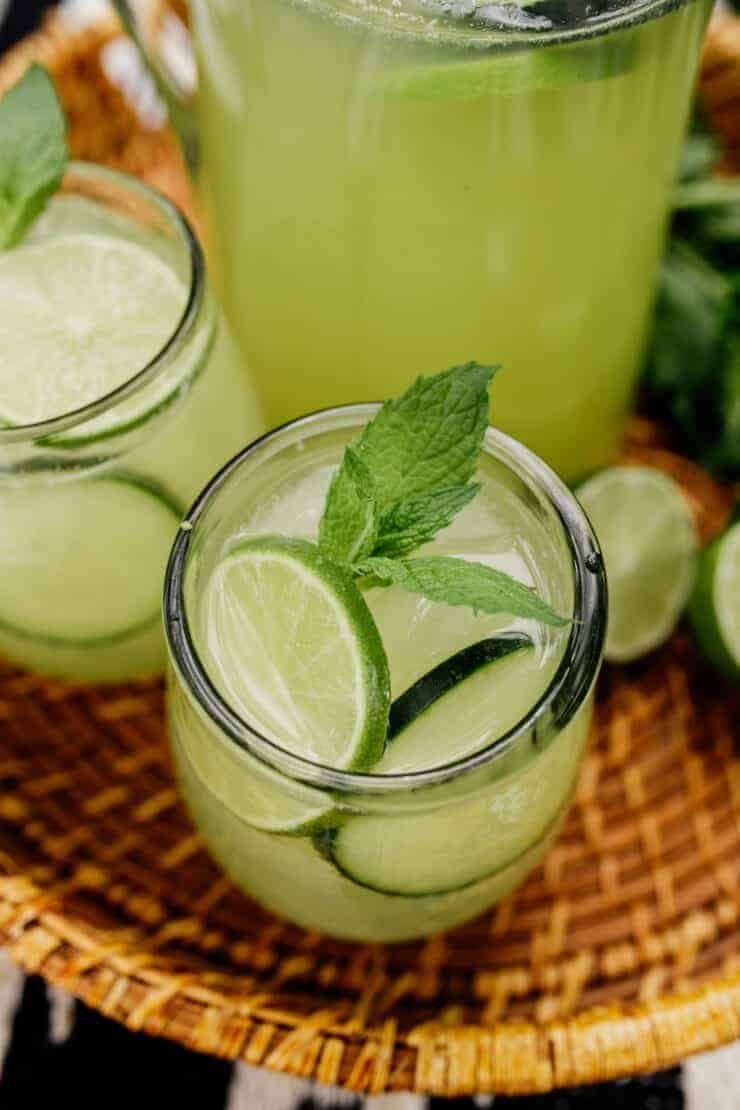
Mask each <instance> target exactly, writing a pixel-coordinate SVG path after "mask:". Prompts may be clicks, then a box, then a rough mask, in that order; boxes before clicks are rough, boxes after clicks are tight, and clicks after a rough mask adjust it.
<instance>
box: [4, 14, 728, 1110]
mask: <svg viewBox="0 0 740 1110" xmlns="http://www.w3.org/2000/svg"><path fill="white" fill-rule="evenodd" d="M115 34H116V30H115V27H114V26H107V27H98V28H95V29H94V30H92V31H88V32H86V33H84V34H82V35H78V36H76V37H68V36H67V35H66V34H65V33H64V32H63V29H62V26H61V24H60V23H58V22H54V23H51V24H49V25H48V27H47V29H46V30H45V32H43V33H42V34H40V35H39V36H37V37H36V38H35V39H33V40H32V41H31V42H30V43H28V44H26V45H24V47H23V48H22V49H21V50H20V51H18V52H16V53H15V54H14V55H12V56H11V57H9V58H7V59H6V60H5V62H4V65H3V67H2V68H0V83H2V81H5V82H8V81H10V80H12V79H13V76H14V75H15V74H17V72H18V70H19V69H20V68H21V67H22V66H23V64H24V62H25V59H26V58H27V57H28V56H29V55H32V56H35V57H40V58H42V59H43V60H45V61H46V62H47V64H49V65H51V67H52V69H53V70H54V73H55V75H56V77H57V79H58V82H59V84H60V87H61V89H62V92H63V95H64V97H65V100H66V102H67V105H68V108H69V111H70V114H71V119H72V142H73V145H74V148H75V152H76V153H77V154H78V155H79V156H81V157H87V158H92V159H98V160H103V161H108V162H112V163H113V164H115V165H118V166H121V167H124V168H128V169H130V170H133V171H138V172H140V173H142V174H144V175H145V176H147V177H148V178H149V179H150V180H153V181H155V182H156V183H157V184H159V185H160V186H162V187H163V188H164V189H166V190H167V191H169V192H170V193H172V194H174V195H175V196H176V197H177V198H178V199H180V200H181V201H182V200H184V199H185V198H186V191H185V186H184V179H183V176H182V172H181V169H180V165H179V161H178V158H177V153H176V149H175V146H174V144H173V141H172V139H171V138H170V137H169V136H168V135H167V134H166V133H163V132H161V131H149V132H147V131H143V130H141V129H139V128H138V127H137V123H136V118H135V116H134V114H133V112H132V111H131V109H130V108H129V107H128V105H127V103H126V101H125V98H124V97H123V95H122V94H121V93H120V92H119V91H117V90H116V89H115V88H114V87H113V86H112V85H111V84H109V83H108V81H107V80H106V79H105V77H104V76H103V69H102V68H101V57H102V56H104V52H105V50H108V49H110V47H109V46H108V45H107V44H109V41H110V38H111V35H115ZM737 59H740V32H739V31H738V24H737V23H734V22H725V23H724V24H722V25H721V26H718V27H715V28H714V29H713V31H712V33H711V45H710V48H709V49H708V52H707V58H706V67H705V75H706V82H705V85H706V88H705V95H706V98H707V102H708V104H709V106H710V109H711V112H712V113H713V116H714V118H715V119H716V121H717V125H718V127H719V128H720V129H721V130H722V132H723V134H724V135H725V136H726V138H727V142H728V148H729V153H728V160H729V161H728V164H732V160H733V150H732V149H731V148H732V145H733V143H735V142H737V141H738V140H740V108H739V107H738V105H740V99H734V100H733V98H734V97H740V64H738V61H737ZM628 455H629V457H631V458H633V459H642V460H647V461H649V462H652V463H654V464H656V465H658V466H662V467H664V468H665V469H667V470H670V471H671V472H673V473H674V474H675V475H676V476H677V477H678V478H679V480H680V481H681V482H682V484H683V486H684V488H685V490H686V492H687V494H688V496H689V498H690V499H691V502H692V504H693V505H694V507H695V510H696V515H697V518H698V521H699V524H700V527H701V530H702V532H703V534H704V535H705V536H706V535H709V534H711V533H712V532H713V531H715V530H716V529H717V528H718V527H719V526H721V524H722V523H723V520H724V518H725V516H726V513H727V510H728V507H729V505H730V502H731V493H730V491H728V490H722V489H721V488H719V487H718V486H717V485H715V484H714V483H713V482H712V481H711V480H710V479H709V478H708V477H707V476H706V475H704V474H702V473H701V472H700V471H699V470H697V469H696V468H695V467H694V466H692V465H691V464H690V463H688V462H686V461H684V460H682V459H681V458H679V457H678V456H676V455H674V454H671V453H670V451H668V450H667V449H666V447H665V445H664V443H663V442H662V441H661V439H660V436H659V434H658V433H657V431H656V429H654V428H653V427H651V426H650V425H648V424H646V423H644V422H641V421H636V422H635V423H634V424H633V427H632V430H631V436H630V444H629V447H628ZM738 719H740V691H735V692H731V691H730V690H729V688H727V687H724V686H722V685H720V684H719V683H718V682H717V681H716V680H715V678H714V677H713V676H712V675H711V674H710V673H709V672H708V671H706V670H704V669H703V668H702V666H701V664H700V663H699V661H698V659H697V658H696V657H695V655H694V654H693V652H692V650H691V648H690V646H689V644H688V643H687V641H686V640H685V639H684V638H683V636H681V635H678V636H677V637H676V638H675V639H674V641H673V642H672V643H671V644H670V645H668V647H666V648H665V649H664V650H663V651H662V652H661V653H660V654H659V655H657V656H656V657H654V658H652V659H651V660H650V661H648V662H647V663H645V664H642V665H639V666H635V667H632V668H629V669H626V668H622V669H607V671H606V673H605V675H604V677H603V679H602V682H601V694H600V698H599V703H598V712H597V723H596V727H595V730H594V736H593V739H592V744H591V748H590V754H589V755H588V757H587V759H586V763H585V766H584V769H583V775H582V778H581V782H580V787H579V789H578V793H577V797H576V801H575V804H574V806H573V810H572V813H571V816H570V818H569V820H568V823H567V826H566V828H565V831H564V833H563V835H562V836H561V838H560V840H559V841H558V843H557V845H556V846H555V848H554V849H553V850H552V852H551V853H550V855H549V856H548V857H547V860H546V862H545V864H544V866H543V867H542V868H540V869H539V870H538V872H537V873H536V874H535V875H534V877H533V878H532V879H531V880H530V881H529V882H528V883H527V884H526V885H525V886H524V887H523V888H522V889H521V890H519V891H518V892H517V893H516V894H515V895H514V897H513V898H510V899H509V900H508V901H507V902H505V903H504V904H503V905H501V906H500V907H499V908H498V909H497V910H496V911H495V912H493V913H492V914H491V915H489V916H487V917H483V918H482V919H480V920H478V921H476V922H474V923H473V924H471V925H468V926H466V927H465V928H463V929H460V930H458V931H456V932H454V933H451V934H448V935H446V936H441V937H437V938H435V939H432V940H429V941H427V942H424V943H418V944H406V945H398V946H393V947H387V948H384V947H382V946H356V945H350V944H342V943H339V942H336V941H332V940H328V939H325V938H322V937H321V936H318V935H317V934H312V933H305V932H301V931H300V930H298V929H296V928H293V927H292V926H290V925H287V924H285V923H282V922H280V921H277V920H275V919H274V918H272V917H270V916H269V915H268V914H266V913H265V912H264V911H262V910H261V909H259V908H258V907H256V906H255V905H253V904H251V903H250V902H248V901H247V900H246V899H245V898H243V897H242V896H240V895H239V894H238V893H237V892H236V891H235V890H234V889H233V888H232V887H231V886H230V884H229V882H228V881H227V880H226V879H225V878H224V877H223V876H222V875H221V874H220V873H219V872H218V870H217V869H216V867H215V866H214V865H213V864H212V863H211V862H210V861H209V858H208V857H207V855H206V854H205V852H204V850H203V848H202V847H201V844H200V842H199V840H198V837H197V836H196V835H195V833H194V832H193V830H192V828H191V826H190V824H189V822H188V819H187V817H186V815H185V812H184V810H183V808H182V807H181V805H180V803H179V801H178V798H177V795H176V793H175V790H174V788H173V782H172V776H171V772H170V766H169V762H168V756H167V751H166V747H165V745H164V740H163V722H162V691H161V688H160V686H159V685H158V684H148V685H137V686H128V687H124V688H118V689H113V690H109V691H102V690H96V689H89V688H87V689H86V688H71V687H69V686H64V685H61V684H55V683H51V682H47V681H44V680H42V679H40V678H38V677H35V676H32V675H28V674H23V673H19V672H17V671H14V670H11V669H8V668H5V669H2V668H0V939H1V940H3V941H4V942H5V943H6V944H7V945H8V947H9V949H10V951H11V952H12V954H13V956H14V957H15V958H16V959H17V960H18V961H19V962H20V963H21V964H23V965H24V967H26V968H28V969H29V970H31V971H34V972H39V973H41V974H42V975H43V976H45V977H46V978H47V979H48V980H50V981H52V982H54V983H57V984H59V985H60V986H62V987H65V988H66V989H68V990H70V991H72V992H73V993H75V994H76V995H78V996H79V997H80V998H82V999H84V1001H85V1002H87V1003H88V1004H89V1005H90V1006H93V1007H96V1008H97V1009H99V1010H100V1011H102V1012H103V1013H105V1014H107V1015H109V1016H110V1017H111V1018H114V1019H116V1020H118V1021H121V1022H124V1023H125V1024H126V1025H128V1026H129V1027H130V1028H131V1029H136V1030H146V1031H147V1032H149V1033H153V1034H160V1035H163V1036H166V1037H170V1038H172V1039H174V1040H177V1041H180V1042H181V1043H183V1044H185V1045H187V1046H189V1047H191V1048H193V1049H198V1050H200V1051H203V1052H208V1053H213V1054H217V1055H220V1056H224V1057H229V1058H240V1059H242V1060H246V1061H248V1062H250V1063H252V1064H258V1065H263V1066H265V1067H268V1068H272V1069H275V1070H278V1071H285V1072H291V1073H294V1074H298V1075H302V1076H313V1077H315V1078H317V1079H319V1080H321V1081H323V1082H325V1083H336V1084H341V1085H344V1086H346V1087H349V1088H352V1089H354V1090H357V1091H366V1092H371V1093H377V1092H381V1091H385V1090H408V1089H414V1090H417V1091H424V1092H433V1093H438V1094H443V1095H453V1094H462V1093H469V1092H481V1093H482V1092H507V1093H517V1092H530V1091H545V1090H548V1089H550V1088H552V1087H556V1086H564V1085H571V1084H578V1083H587V1082H593V1081H596V1080H601V1079H605V1078H608V1077H614V1076H622V1075H625V1074H628V1073H635V1072H638V1071H646V1070H651V1069H656V1068H659V1067H661V1066H664V1065H668V1064H671V1063H673V1062H674V1061H677V1060H679V1059H681V1058H683V1057H685V1056H687V1055H688V1054H690V1053H692V1052H697V1051H700V1050H702V1049H707V1048H711V1047H713V1046H715V1045H719V1044H720V1043H722V1042H725V1041H729V1040H731V1039H733V1038H735V1037H737V1036H740V940H739V934H738V917H739V915H740V758H739V757H738V753H737V751H736V750H735V742H736V741H737V739H738V736H737V733H738V725H737V722H738Z"/></svg>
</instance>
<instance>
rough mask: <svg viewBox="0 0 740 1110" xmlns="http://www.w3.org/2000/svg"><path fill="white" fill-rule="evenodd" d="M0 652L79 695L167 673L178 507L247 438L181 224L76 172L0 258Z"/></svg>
mask: <svg viewBox="0 0 740 1110" xmlns="http://www.w3.org/2000/svg"><path fill="white" fill-rule="evenodd" d="M0 421H1V423H2V427H0V535H2V541H1V542H0V652H1V653H2V655H4V656H6V657H7V658H9V659H11V660H12V661H14V662H16V663H18V664H20V665H22V666H26V667H32V668H38V669H40V670H43V671H47V672H50V673H52V674H58V675H61V676H64V677H70V678H74V679H83V680H89V681H101V680H119V679H127V678H130V677H134V676H138V675H145V674H149V673H152V672H156V671H158V670H160V669H161V668H162V665H163V662H164V643H163V637H162V632H161V619H160V596H161V582H162V577H163V574H164V568H165V564H166V560H167V553H168V550H169V547H170V546H171V543H172V537H173V536H174V534H175V533H176V531H177V526H178V524H179V521H180V520H181V518H182V515H183V512H184V507H185V506H186V505H187V503H188V501H189V499H190V498H192V497H193V495H194V494H195V492H196V491H197V490H198V489H199V488H200V486H201V485H202V484H203V482H204V481H205V480H206V478H207V477H208V476H209V475H210V474H212V473H213V471H214V469H215V468H217V467H218V466H220V465H221V464H222V463H223V462H224V461H226V459H228V458H229V457H230V455H232V454H234V453H235V452H236V451H237V450H238V449H239V448H241V447H243V445H244V443H245V442H248V441H249V440H250V439H252V438H253V437H254V435H255V434H258V433H259V431H260V430H261V418H260V415H259V410H258V407H257V404H256V401H255V399H254V397H253V395H252V391H251V386H250V383H249V380H248V378H247V376H246V375H245V373H244V372H243V370H242V368H241V367H240V364H239V360H238V358H237V357H236V354H235V349H234V348H233V346H232V342H231V340H230V338H229V334H228V332H227V330H226V328H225V327H224V326H223V324H222V322H221V320H220V319H219V313H218V310H217V307H216V305H215V302H214V300H213V298H212V295H211V293H210V292H209V290H208V287H207V284H206V280H205V275H204V270H203V260H202V256H201V252H200V249H199V247H198V245H197V243H196V241H195V239H194V237H193V235H192V232H191V231H190V229H189V227H188V225H187V224H186V222H185V220H184V219H183V218H182V217H181V216H180V214H179V213H178V212H177V211H176V210H175V209H174V208H173V207H172V206H171V205H170V204H169V203H168V202H167V201H165V200H164V198H162V197H160V196H159V195H158V194H156V193H154V192H152V191H151V190H149V189H147V188H146V187H145V186H143V185H141V184H139V183H138V182H135V181H133V180H131V179H128V178H124V177H122V176H121V175H119V174H115V173H111V172H109V171H106V170H103V169H101V168H95V167H91V166H84V165H73V166H72V167H71V168H70V169H69V170H68V172H67V173H66V175H65V178H64V181H63V184H62V187H61V189H60V190H59V191H58V192H57V193H56V194H55V196H54V197H53V198H52V199H51V202H50V204H49V206H48V208H47V209H46V211H45V212H44V213H43V215H41V216H40V218H39V219H37V220H36V222H35V223H34V224H33V226H32V227H31V228H30V230H28V232H27V233H26V234H25V236H24V237H23V239H22V240H21V242H19V243H18V244H17V245H14V246H12V248H10V249H7V250H5V251H2V252H0Z"/></svg>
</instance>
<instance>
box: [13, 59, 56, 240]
mask: <svg viewBox="0 0 740 1110" xmlns="http://www.w3.org/2000/svg"><path fill="white" fill-rule="evenodd" d="M65 136H66V121H65V118H64V112H63V111H62V107H61V104H60V103H59V98H58V97H57V94H56V89H55V88H54V84H53V82H52V80H51V78H50V77H49V75H48V74H47V72H46V70H45V69H43V68H42V67H41V66H39V65H32V66H30V67H29V68H28V69H27V70H26V72H25V75H24V76H23V77H22V78H21V80H20V81H19V82H18V84H17V85H15V86H14V87H13V88H12V89H11V90H10V92H8V93H6V95H5V96H4V97H3V99H2V100H1V101H0V250H4V249H6V248H8V247H12V246H15V244H16V243H18V242H19V241H20V240H21V239H22V238H23V236H24V235H25V233H26V231H27V230H28V228H29V227H30V225H31V224H32V223H33V221H34V220H35V219H36V217H37V216H39V215H40V214H41V212H42V211H43V209H44V207H45V206H46V202H47V201H48V199H49V197H50V196H52V194H53V193H55V192H56V191H57V189H58V188H59V186H60V184H61V181H62V177H63V175H64V171H65V168H66V166H67V161H68V158H69V152H68V150H67V142H66V137H65Z"/></svg>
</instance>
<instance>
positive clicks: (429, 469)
mask: <svg viewBox="0 0 740 1110" xmlns="http://www.w3.org/2000/svg"><path fill="white" fill-rule="evenodd" d="M497 369H498V368H497V367H495V366H482V365H480V364H479V363H477V362H469V363H466V364H465V365H464V366H454V367H452V368H451V369H450V370H444V371H443V372H442V373H441V374H435V375H434V376H433V377H429V378H419V379H417V381H416V382H414V384H413V385H412V386H411V387H410V388H409V389H407V390H406V392H405V393H403V394H402V395H401V396H400V397H398V398H396V400H393V401H387V402H386V403H385V404H384V405H383V407H382V408H381V410H380V412H378V414H377V415H376V416H375V418H374V419H373V420H371V421H370V423H369V424H368V425H367V427H366V428H364V429H363V431H362V432H361V433H360V435H359V436H358V437H357V438H356V439H355V440H354V441H353V442H352V444H351V445H350V448H349V451H350V454H349V457H348V454H347V453H346V452H345V457H344V460H343V462H342V464H341V466H340V467H339V470H338V471H337V473H336V474H335V476H334V479H333V481H332V484H331V487H330V489H329V494H328V497H327V502H326V508H325V510H324V515H323V517H322V520H321V526H320V529H319V547H320V548H321V551H322V554H324V555H325V556H326V557H327V558H329V559H332V560H334V562H338V563H351V562H352V561H353V560H355V559H357V558H359V557H360V553H361V554H362V555H370V554H373V553H374V550H373V549H370V548H368V546H367V537H368V534H369V533H368V519H369V507H368V497H367V496H366V495H367V494H369V495H370V497H371V501H372V503H374V505H375V512H376V514H377V516H378V520H379V525H378V537H377V542H378V544H380V543H381V541H382V539H383V535H384V532H383V522H384V521H388V524H387V525H386V529H387V534H389V535H390V534H392V533H394V532H395V531H396V526H395V524H394V523H393V519H392V517H393V513H394V511H395V510H397V509H398V508H399V507H400V506H401V505H402V504H403V502H406V501H408V500H409V499H412V498H417V497H419V495H421V494H428V493H432V492H435V491H438V490H442V489H445V488H450V487H452V486H463V485H465V484H466V483H467V482H468V481H469V480H470V478H471V477H472V475H473V472H474V470H475V466H476V461H477V458H478V455H479V453H480V449H481V447H482V445H483V436H484V435H485V431H486V426H487V423H488V386H489V384H490V382H491V379H492V378H493V375H494V374H495V372H496V370H497ZM358 464H364V467H365V471H364V474H365V477H366V478H367V475H368V474H369V485H368V482H367V480H363V479H362V478H360V477H359V472H358ZM432 511H433V507H430V518H429V528H427V532H428V531H429V530H430V528H431V527H432V525H433V518H432V516H431V513H432ZM436 530H438V529H436ZM422 542H426V541H422Z"/></svg>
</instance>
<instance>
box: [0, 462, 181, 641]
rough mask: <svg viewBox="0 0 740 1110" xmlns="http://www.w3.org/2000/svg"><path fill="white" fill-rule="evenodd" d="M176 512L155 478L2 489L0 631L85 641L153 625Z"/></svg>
mask: <svg viewBox="0 0 740 1110" xmlns="http://www.w3.org/2000/svg"><path fill="white" fill-rule="evenodd" d="M182 516H183V508H182V506H180V505H179V504H178V503H177V502H176V501H175V500H174V499H173V498H172V497H171V496H170V494H169V493H168V492H167V491H166V490H164V489H163V488H162V487H161V486H159V485H158V484H157V483H156V482H154V481H152V480H150V479H148V478H144V477H140V476H138V475H135V474H130V473H124V472H119V473H115V474H111V473H109V474H106V475H105V476H104V477H100V478H87V479H79V478H78V479H76V480H75V479H74V478H71V479H66V480H63V481H56V482H49V483H38V484H36V483H23V484H20V485H18V486H16V487H8V488H6V489H3V490H2V492H1V493H0V536H2V540H1V541H0V628H2V629H4V630H5V631H6V632H9V633H11V634H12V635H13V636H14V637H16V638H21V639H27V640H33V641H36V642H39V643H44V644H46V645H50V646H59V647H85V648H94V647H100V646H102V645H106V644H111V643H114V642H117V641H120V640H124V639H127V638H128V637H130V636H133V635H135V634H138V633H139V632H141V631H142V630H144V629H146V628H147V627H148V626H150V625H153V624H155V622H157V621H158V620H159V610H160V600H161V591H162V580H163V577H164V570H165V566H166V563H167V558H168V555H169V551H170V547H171V545H172V541H173V538H174V536H175V533H176V531H177V527H178V524H179V521H180V520H181V519H182Z"/></svg>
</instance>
